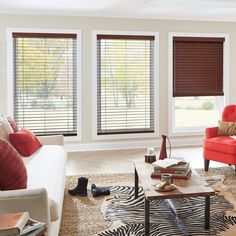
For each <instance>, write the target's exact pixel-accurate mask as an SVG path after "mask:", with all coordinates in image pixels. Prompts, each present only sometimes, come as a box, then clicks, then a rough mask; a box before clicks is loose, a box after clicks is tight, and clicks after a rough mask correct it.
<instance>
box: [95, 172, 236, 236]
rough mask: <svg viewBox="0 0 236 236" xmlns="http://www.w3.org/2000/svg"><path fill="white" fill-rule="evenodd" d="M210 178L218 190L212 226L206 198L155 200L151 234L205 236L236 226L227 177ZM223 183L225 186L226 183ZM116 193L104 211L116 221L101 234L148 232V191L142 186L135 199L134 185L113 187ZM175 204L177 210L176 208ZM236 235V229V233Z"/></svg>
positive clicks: (213, 200)
mask: <svg viewBox="0 0 236 236" xmlns="http://www.w3.org/2000/svg"><path fill="white" fill-rule="evenodd" d="M223 177H224V176H219V177H218V178H208V180H207V181H208V183H210V184H211V186H212V187H213V188H215V189H216V191H218V195H216V196H214V197H211V219H210V223H211V227H210V230H209V231H206V230H204V206H205V198H203V197H195V198H183V199H172V200H161V201H152V202H151V203H150V236H181V235H185V236H190V235H191V236H201V235H202V236H204V235H220V234H221V232H223V231H226V230H227V229H229V228H230V227H232V226H236V215H235V212H234V205H233V203H231V202H230V201H228V200H227V197H229V198H230V199H231V200H232V198H231V197H232V196H230V195H229V194H228V195H225V193H226V192H225V191H223V192H221V190H222V189H223V188H224V185H223V179H222V178H223ZM222 185H223V186H222ZM110 190H111V192H112V197H111V198H108V199H107V200H106V201H104V203H103V206H102V212H103V214H104V216H105V218H106V219H107V220H109V221H112V222H113V225H112V226H111V227H110V228H109V229H107V230H105V231H102V232H100V233H98V234H97V236H125V235H127V236H142V235H144V194H143V190H142V188H141V187H140V188H139V197H138V198H137V199H134V187H132V186H113V187H110ZM173 206H174V209H175V212H173ZM235 235H236V233H235Z"/></svg>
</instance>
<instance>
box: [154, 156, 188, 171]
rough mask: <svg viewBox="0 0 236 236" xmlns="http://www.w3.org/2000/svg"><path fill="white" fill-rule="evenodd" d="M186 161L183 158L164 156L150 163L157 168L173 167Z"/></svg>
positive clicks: (184, 163)
mask: <svg viewBox="0 0 236 236" xmlns="http://www.w3.org/2000/svg"><path fill="white" fill-rule="evenodd" d="M187 163H188V162H186V161H185V160H184V159H183V158H181V159H180V158H178V159H177V158H165V159H163V160H157V161H155V162H153V163H152V164H153V165H154V166H155V167H157V168H164V169H165V168H174V167H178V166H183V165H186V164H187Z"/></svg>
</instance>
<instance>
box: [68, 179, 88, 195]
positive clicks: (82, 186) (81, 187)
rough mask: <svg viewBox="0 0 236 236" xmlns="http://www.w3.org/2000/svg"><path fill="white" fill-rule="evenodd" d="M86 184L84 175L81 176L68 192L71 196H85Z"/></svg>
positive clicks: (86, 180)
mask: <svg viewBox="0 0 236 236" xmlns="http://www.w3.org/2000/svg"><path fill="white" fill-rule="evenodd" d="M87 185H88V179H87V178H85V177H81V178H79V179H78V184H77V186H76V187H75V188H74V189H68V193H69V194H70V195H72V196H75V195H79V196H87V195H88V193H87Z"/></svg>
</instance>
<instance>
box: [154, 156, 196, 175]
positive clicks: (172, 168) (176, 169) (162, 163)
mask: <svg viewBox="0 0 236 236" xmlns="http://www.w3.org/2000/svg"><path fill="white" fill-rule="evenodd" d="M152 164H153V166H154V172H153V173H152V175H151V177H152V178H160V177H161V175H162V174H172V177H173V178H174V179H189V178H190V175H191V173H192V171H191V168H190V166H189V162H186V161H185V160H184V159H183V158H181V159H180V158H178V159H175V158H166V159H164V160H157V161H156V162H154V163H152Z"/></svg>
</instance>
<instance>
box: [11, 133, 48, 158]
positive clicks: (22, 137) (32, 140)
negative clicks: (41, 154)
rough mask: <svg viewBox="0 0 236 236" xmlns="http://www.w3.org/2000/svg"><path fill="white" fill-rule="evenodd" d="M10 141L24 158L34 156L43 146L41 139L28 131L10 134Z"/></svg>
mask: <svg viewBox="0 0 236 236" xmlns="http://www.w3.org/2000/svg"><path fill="white" fill-rule="evenodd" d="M9 139H10V142H11V144H12V145H13V146H14V147H15V149H16V150H17V151H18V152H19V153H20V154H21V155H22V156H24V157H28V156H30V155H32V154H33V153H34V152H36V151H37V150H38V149H39V148H40V147H42V146H43V145H42V143H41V142H40V141H39V139H38V138H37V137H36V136H35V135H34V134H33V133H32V132H31V131H30V130H28V129H22V130H20V131H19V132H16V133H12V134H10V135H9Z"/></svg>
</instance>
